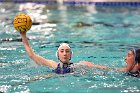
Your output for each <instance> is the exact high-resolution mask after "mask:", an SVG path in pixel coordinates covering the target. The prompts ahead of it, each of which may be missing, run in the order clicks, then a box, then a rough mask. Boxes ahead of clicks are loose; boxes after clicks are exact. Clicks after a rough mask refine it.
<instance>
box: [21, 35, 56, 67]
mask: <svg viewBox="0 0 140 93" xmlns="http://www.w3.org/2000/svg"><path fill="white" fill-rule="evenodd" d="M20 34H21V37H22V42H23V44H24V47H25V49H26V52H27V54H28V55H29V57H30V58H31V59H32V60H34V61H35V62H36V63H37V64H38V65H44V66H48V67H51V68H54V69H55V68H56V67H57V63H56V62H55V61H53V60H48V59H45V58H43V57H41V56H39V55H37V54H36V53H35V52H34V51H33V50H32V48H31V47H30V45H29V43H28V39H27V37H26V33H20Z"/></svg>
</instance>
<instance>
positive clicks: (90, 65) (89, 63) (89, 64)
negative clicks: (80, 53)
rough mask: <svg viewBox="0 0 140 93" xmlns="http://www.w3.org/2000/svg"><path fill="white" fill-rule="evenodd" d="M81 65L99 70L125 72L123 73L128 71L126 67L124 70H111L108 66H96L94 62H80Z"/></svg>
mask: <svg viewBox="0 0 140 93" xmlns="http://www.w3.org/2000/svg"><path fill="white" fill-rule="evenodd" d="M80 64H82V65H86V66H88V67H95V68H98V69H107V70H118V71H123V72H127V71H128V69H127V68H126V67H124V68H110V67H107V66H102V65H96V64H94V63H92V62H88V61H80Z"/></svg>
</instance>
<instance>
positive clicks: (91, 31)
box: [0, 3, 140, 93]
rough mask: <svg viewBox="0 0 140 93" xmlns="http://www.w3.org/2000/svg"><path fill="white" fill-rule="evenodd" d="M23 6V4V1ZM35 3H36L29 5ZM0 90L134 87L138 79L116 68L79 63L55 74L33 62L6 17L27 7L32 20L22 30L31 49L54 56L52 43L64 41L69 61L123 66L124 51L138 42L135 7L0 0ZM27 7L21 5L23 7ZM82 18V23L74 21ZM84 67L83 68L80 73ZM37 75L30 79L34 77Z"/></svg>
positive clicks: (90, 92) (104, 91)
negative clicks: (70, 55) (93, 7)
mask: <svg viewBox="0 0 140 93" xmlns="http://www.w3.org/2000/svg"><path fill="white" fill-rule="evenodd" d="M28 6H29V5H28ZM35 6H36V7H37V5H35ZM0 7H1V8H0V14H1V15H0V22H1V24H0V91H1V92H5V93H15V92H16V93H139V92H140V79H139V78H135V77H130V76H126V75H125V73H123V72H119V71H108V70H100V69H96V68H93V69H89V68H82V70H83V71H82V72H80V71H81V69H79V70H77V72H80V73H77V74H66V75H55V74H54V73H52V69H50V68H48V67H44V66H38V65H36V64H35V63H34V62H33V61H32V60H30V59H29V57H28V56H27V54H26V51H25V49H24V46H23V44H22V42H21V38H20V35H19V33H18V32H17V31H15V30H14V28H13V25H12V20H13V18H14V16H15V15H16V14H17V13H19V12H25V13H28V14H29V15H30V16H31V17H32V19H33V22H36V23H37V22H40V23H41V24H40V25H33V26H32V28H31V30H30V31H29V32H28V33H27V34H28V38H29V42H30V45H31V46H32V48H33V49H34V51H35V52H36V53H37V54H39V55H41V56H43V57H44V58H48V59H53V60H55V61H58V60H57V58H56V57H55V52H56V50H57V47H58V46H59V44H60V43H62V42H67V43H69V44H70V46H71V47H72V51H73V52H74V54H73V58H72V60H71V61H72V62H75V63H77V62H79V61H81V60H87V61H90V62H93V63H95V64H99V65H106V66H109V67H123V66H125V62H124V57H125V55H126V54H127V51H128V50H129V49H131V48H133V47H139V46H140V43H139V40H140V36H139V35H140V31H139V29H140V12H139V7H117V6H116V7H113V6H112V7H101V6H100V7H96V9H97V11H94V12H89V11H88V9H87V8H88V7H84V8H83V7H81V8H79V7H77V8H75V7H67V10H65V8H66V7H65V8H64V9H58V8H57V7H46V6H44V5H40V6H38V7H39V8H37V9H36V10H35V9H33V7H32V9H30V8H28V7H27V6H26V5H25V6H24V7H23V6H22V4H21V5H20V4H11V3H10V4H2V3H0ZM24 8H25V9H24ZM26 8H27V9H26ZM79 22H84V23H85V26H79V25H78V24H79ZM85 71H86V73H84V72H85ZM36 76H38V77H43V76H46V77H45V78H40V79H39V80H35V77H36Z"/></svg>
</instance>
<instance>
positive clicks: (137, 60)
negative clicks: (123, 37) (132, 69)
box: [132, 48, 140, 63]
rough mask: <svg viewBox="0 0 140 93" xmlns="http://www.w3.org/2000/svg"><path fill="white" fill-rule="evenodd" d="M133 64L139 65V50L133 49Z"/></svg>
mask: <svg viewBox="0 0 140 93" xmlns="http://www.w3.org/2000/svg"><path fill="white" fill-rule="evenodd" d="M132 51H133V53H134V57H135V63H140V48H134V49H133V50H132Z"/></svg>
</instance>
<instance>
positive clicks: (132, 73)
mask: <svg viewBox="0 0 140 93" xmlns="http://www.w3.org/2000/svg"><path fill="white" fill-rule="evenodd" d="M127 75H128V76H133V77H139V78H140V70H138V71H136V72H130V71H129V72H128V73H127Z"/></svg>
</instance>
